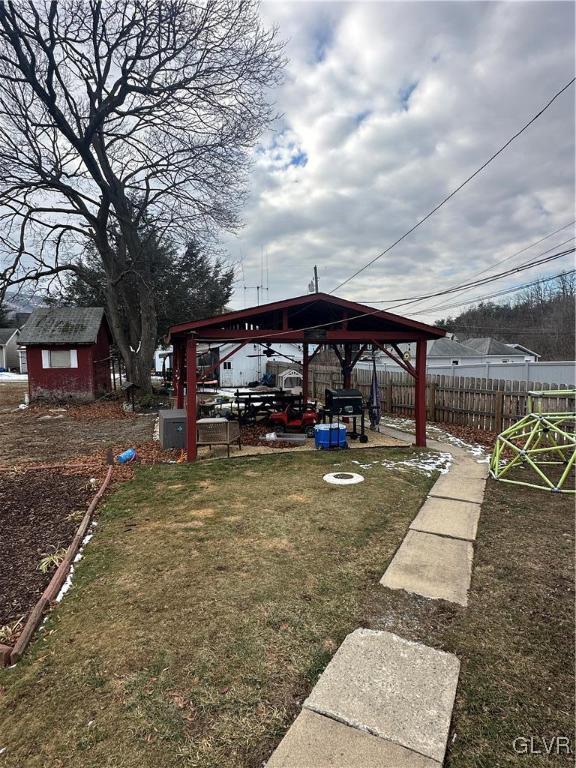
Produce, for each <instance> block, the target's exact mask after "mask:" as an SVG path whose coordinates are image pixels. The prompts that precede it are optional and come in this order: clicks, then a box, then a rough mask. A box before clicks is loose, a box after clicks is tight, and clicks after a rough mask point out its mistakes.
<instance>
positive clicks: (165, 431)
mask: <svg viewBox="0 0 576 768" xmlns="http://www.w3.org/2000/svg"><path fill="white" fill-rule="evenodd" d="M158 416H159V418H160V445H161V446H162V448H186V411H185V410H184V408H173V409H172V410H170V411H169V410H165V411H159V412H158Z"/></svg>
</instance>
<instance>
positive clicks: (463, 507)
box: [410, 496, 480, 541]
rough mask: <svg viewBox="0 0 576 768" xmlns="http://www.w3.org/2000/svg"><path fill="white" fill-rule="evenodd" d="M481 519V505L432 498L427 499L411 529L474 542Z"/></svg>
mask: <svg viewBox="0 0 576 768" xmlns="http://www.w3.org/2000/svg"><path fill="white" fill-rule="evenodd" d="M479 517H480V504H474V503H472V502H471V501H456V499H438V498H435V497H433V496H432V497H429V498H427V499H426V501H425V502H424V504H423V505H422V507H421V508H420V511H419V512H418V514H417V515H416V517H415V518H414V520H413V521H412V524H411V525H410V529H411V530H413V531H423V532H424V533H437V534H439V535H440V536H451V537H452V538H455V539H465V540H467V541H474V540H475V538H476V531H477V529H478V519H479Z"/></svg>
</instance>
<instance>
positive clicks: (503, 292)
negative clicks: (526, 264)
mask: <svg viewBox="0 0 576 768" xmlns="http://www.w3.org/2000/svg"><path fill="white" fill-rule="evenodd" d="M573 250H574V249H573ZM575 273H576V269H570V270H568V271H564V272H558V274H556V275H552V276H551V277H541V278H539V279H538V280H533V281H532V282H531V283H524V284H523V285H519V286H517V287H515V288H504V289H503V290H501V291H496V293H491V294H484V295H483V296H476V297H474V298H472V299H467V300H466V301H461V302H458V303H456V304H449V305H446V304H439V305H437V306H435V307H430V308H429V309H420V310H418V311H417V312H412V315H424V314H428V313H430V312H434V311H437V310H439V309H453V308H455V307H463V306H465V305H466V304H474V303H476V302H478V301H483V300H484V299H494V298H496V297H497V296H506V295H507V294H509V293H515V292H516V291H521V290H523V289H524V288H530V287H531V286H533V285H538V284H539V283H548V282H550V281H552V280H556V279H557V278H559V277H561V276H562V275H566V276H568V275H573V274H575Z"/></svg>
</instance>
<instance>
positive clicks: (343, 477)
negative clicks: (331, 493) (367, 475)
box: [322, 472, 364, 485]
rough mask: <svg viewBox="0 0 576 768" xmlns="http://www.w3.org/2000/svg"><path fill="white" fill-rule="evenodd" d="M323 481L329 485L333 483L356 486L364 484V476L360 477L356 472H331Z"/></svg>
mask: <svg viewBox="0 0 576 768" xmlns="http://www.w3.org/2000/svg"><path fill="white" fill-rule="evenodd" d="M322 479H323V480H325V481H326V482H327V483H332V485H356V483H362V482H364V478H363V477H362V475H358V474H356V472H330V473H329V474H327V475H324V477H323V478H322Z"/></svg>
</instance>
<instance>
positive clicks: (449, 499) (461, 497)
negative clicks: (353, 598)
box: [380, 444, 488, 606]
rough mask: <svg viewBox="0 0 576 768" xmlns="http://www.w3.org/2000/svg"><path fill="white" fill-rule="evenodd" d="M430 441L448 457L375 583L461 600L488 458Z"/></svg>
mask: <svg viewBox="0 0 576 768" xmlns="http://www.w3.org/2000/svg"><path fill="white" fill-rule="evenodd" d="M434 447H438V448H441V449H442V450H444V451H449V452H450V453H452V455H453V456H454V462H453V464H452V465H451V466H450V469H449V471H448V473H447V474H445V475H441V476H440V477H439V478H438V480H437V481H436V482H435V483H434V485H433V487H432V489H431V491H430V494H429V496H428V498H427V499H426V501H425V502H424V504H423V505H422V508H421V509H420V511H419V512H418V514H417V515H416V517H415V518H414V520H413V521H412V524H411V525H410V530H409V531H408V533H407V534H406V537H405V539H404V541H403V542H402V544H401V545H400V547H399V549H398V551H397V552H396V554H395V555H394V558H393V559H392V562H391V563H390V564H389V566H388V568H387V570H386V573H385V574H384V576H383V577H382V579H381V580H380V584H382V586H384V587H388V588H389V589H404V590H406V592H413V593H415V594H418V595H423V596H424V597H429V598H432V599H435V600H449V601H451V602H453V603H458V604H459V605H463V606H466V605H468V590H469V589H470V581H471V578H472V559H473V556H474V549H473V542H474V541H475V539H476V531H477V528H478V520H479V517H480V505H481V504H482V501H483V499H484V487H485V485H486V478H487V477H488V464H487V463H479V462H477V461H475V460H474V459H473V458H471V457H470V456H469V455H468V454H467V453H466V452H465V451H464V450H462V449H461V448H455V447H454V446H449V445H445V444H436V445H434Z"/></svg>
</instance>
